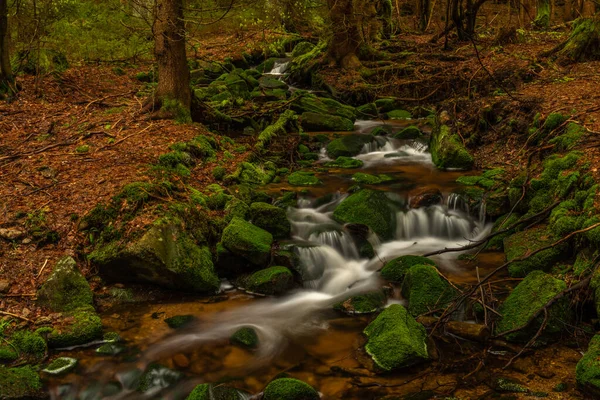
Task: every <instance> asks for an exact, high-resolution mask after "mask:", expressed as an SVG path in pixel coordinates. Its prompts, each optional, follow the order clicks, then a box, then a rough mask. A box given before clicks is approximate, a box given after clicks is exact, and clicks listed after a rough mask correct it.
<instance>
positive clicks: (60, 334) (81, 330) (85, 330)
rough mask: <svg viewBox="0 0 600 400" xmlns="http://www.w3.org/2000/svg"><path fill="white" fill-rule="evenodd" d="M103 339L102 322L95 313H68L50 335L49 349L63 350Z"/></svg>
mask: <svg viewBox="0 0 600 400" xmlns="http://www.w3.org/2000/svg"><path fill="white" fill-rule="evenodd" d="M101 337H102V320H101V319H100V316H99V315H98V314H96V313H95V312H94V311H75V312H72V313H66V314H65V315H64V319H63V320H62V322H61V324H60V325H58V326H55V327H54V329H53V330H52V331H51V332H50V334H49V335H48V347H51V348H63V347H70V346H77V345H81V344H86V343H90V342H92V341H94V340H96V339H99V338H101Z"/></svg>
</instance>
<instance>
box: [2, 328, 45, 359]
mask: <svg viewBox="0 0 600 400" xmlns="http://www.w3.org/2000/svg"><path fill="white" fill-rule="evenodd" d="M10 342H11V348H13V349H17V350H18V352H19V354H20V355H21V356H22V357H26V358H27V359H28V360H29V361H40V360H41V359H43V358H44V355H45V354H46V350H47V346H46V341H45V340H44V338H43V337H42V336H41V335H40V334H39V332H37V331H36V332H31V331H28V330H22V331H16V332H14V333H13V334H12V336H11V338H10Z"/></svg>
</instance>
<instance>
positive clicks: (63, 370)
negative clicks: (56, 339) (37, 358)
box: [42, 357, 77, 376]
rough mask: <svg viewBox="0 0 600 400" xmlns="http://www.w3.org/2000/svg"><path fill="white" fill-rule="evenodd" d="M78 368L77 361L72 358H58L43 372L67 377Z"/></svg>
mask: <svg viewBox="0 0 600 400" xmlns="http://www.w3.org/2000/svg"><path fill="white" fill-rule="evenodd" d="M75 367H77V359H76V358H72V357H58V358H57V359H55V360H54V361H52V362H51V363H50V364H48V365H47V366H46V368H44V369H43V370H42V372H44V373H46V374H48V375H54V376H59V375H66V374H68V373H69V372H71V371H73V370H74V369H75Z"/></svg>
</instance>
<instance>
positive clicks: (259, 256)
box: [221, 217, 273, 265]
mask: <svg viewBox="0 0 600 400" xmlns="http://www.w3.org/2000/svg"><path fill="white" fill-rule="evenodd" d="M221 242H222V244H223V246H224V247H225V248H226V249H227V250H229V251H231V252H232V253H233V254H236V255H238V256H240V257H243V258H244V259H246V260H248V261H249V262H251V263H252V264H255V265H265V264H266V263H267V261H268V260H269V257H270V255H271V244H272V243H273V235H271V234H270V233H269V232H267V231H265V230H264V229H261V228H259V227H257V226H255V225H252V224H251V223H249V222H246V221H244V220H243V219H241V218H237V217H234V218H233V219H232V220H231V222H230V223H229V225H227V227H226V228H225V229H224V230H223V236H222V238H221Z"/></svg>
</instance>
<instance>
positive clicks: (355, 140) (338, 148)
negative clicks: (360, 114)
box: [327, 134, 374, 158]
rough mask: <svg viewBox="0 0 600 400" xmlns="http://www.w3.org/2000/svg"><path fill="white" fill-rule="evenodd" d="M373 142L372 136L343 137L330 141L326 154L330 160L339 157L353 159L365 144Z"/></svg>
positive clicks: (354, 135) (355, 135) (353, 135)
mask: <svg viewBox="0 0 600 400" xmlns="http://www.w3.org/2000/svg"><path fill="white" fill-rule="evenodd" d="M373 140H374V139H373V136H371V135H361V134H351V135H344V136H342V137H341V138H337V139H334V140H332V141H331V142H330V143H329V144H328V145H327V154H328V155H329V157H331V158H338V157H340V156H345V157H354V156H355V155H357V154H359V153H360V152H361V151H362V149H363V147H364V145H365V144H367V143H370V142H372V141H373Z"/></svg>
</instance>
